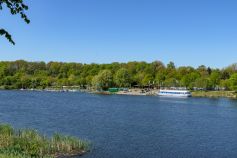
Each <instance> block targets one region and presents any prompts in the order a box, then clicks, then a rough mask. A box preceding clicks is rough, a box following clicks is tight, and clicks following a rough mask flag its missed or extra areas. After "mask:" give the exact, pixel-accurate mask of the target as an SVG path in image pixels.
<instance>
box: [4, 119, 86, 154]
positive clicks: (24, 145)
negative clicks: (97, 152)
mask: <svg viewBox="0 0 237 158" xmlns="http://www.w3.org/2000/svg"><path fill="white" fill-rule="evenodd" d="M88 151H89V143H88V142H86V141H82V140H80V139H78V138H76V137H70V136H64V135H60V134H54V135H53V136H52V137H51V138H47V137H45V136H43V135H41V134H39V133H38V132H37V131H36V130H30V129H16V130H15V129H13V128H12V127H11V126H10V125H5V124H0V158H31V157H34V158H60V157H73V156H80V155H83V154H85V153H86V152H88Z"/></svg>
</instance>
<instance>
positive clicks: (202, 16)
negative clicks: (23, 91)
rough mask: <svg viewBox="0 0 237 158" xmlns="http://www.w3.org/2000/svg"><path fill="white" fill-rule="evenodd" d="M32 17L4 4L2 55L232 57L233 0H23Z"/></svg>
mask: <svg viewBox="0 0 237 158" xmlns="http://www.w3.org/2000/svg"><path fill="white" fill-rule="evenodd" d="M25 2H26V3H27V4H28V5H29V7H30V10H29V11H28V12H27V14H28V16H29V18H30V19H31V24H30V25H26V24H25V23H24V22H23V21H22V20H21V19H20V17H19V16H10V15H9V11H8V10H6V9H5V10H4V11H2V12H1V13H0V21H1V23H0V27H3V28H6V29H8V31H9V32H10V33H11V34H12V35H13V38H14V40H15V42H16V45H15V46H12V45H11V44H9V43H8V42H7V41H6V40H5V39H4V38H0V60H17V59H24V60H28V61H46V62H48V61H64V62H82V63H92V62H94V63H111V62H115V61H117V62H127V61H147V62H151V61H155V60H161V61H163V62H164V63H166V64H167V63H168V62H169V61H174V62H175V64H176V65H177V66H182V65H191V66H194V67H197V66H199V65H202V64H204V65H207V66H211V67H219V68H222V67H225V66H228V65H229V64H232V63H235V62H237V20H236V17H237V9H236V8H237V1H236V0H66V1H65V0H26V1H25Z"/></svg>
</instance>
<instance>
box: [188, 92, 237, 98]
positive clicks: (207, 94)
mask: <svg viewBox="0 0 237 158" xmlns="http://www.w3.org/2000/svg"><path fill="white" fill-rule="evenodd" d="M192 96H193V97H227V98H237V93H236V92H234V91H193V92H192Z"/></svg>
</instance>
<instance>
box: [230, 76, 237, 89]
mask: <svg viewBox="0 0 237 158" xmlns="http://www.w3.org/2000/svg"><path fill="white" fill-rule="evenodd" d="M229 85H230V89H231V90H234V91H237V73H234V74H232V75H231V77H230V79H229Z"/></svg>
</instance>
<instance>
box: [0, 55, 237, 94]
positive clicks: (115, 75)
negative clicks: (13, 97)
mask: <svg viewBox="0 0 237 158" xmlns="http://www.w3.org/2000/svg"><path fill="white" fill-rule="evenodd" d="M62 86H80V87H81V88H88V87H94V88H96V89H107V88H109V87H157V88H159V87H186V88H188V89H199V90H237V64H232V65H230V66H228V67H226V68H223V69H212V68H209V67H206V66H204V65H201V66H199V67H198V68H193V67H190V66H187V67H184V66H182V67H175V64H174V63H173V62H170V63H169V64H167V65H164V64H163V63H162V62H160V61H154V62H152V63H147V62H128V63H117V62H115V63H111V64H93V63H92V64H81V63H63V62H49V63H45V62H27V61H24V60H17V61H12V62H0V87H1V89H21V88H23V89H28V88H38V89H44V88H48V87H62Z"/></svg>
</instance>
